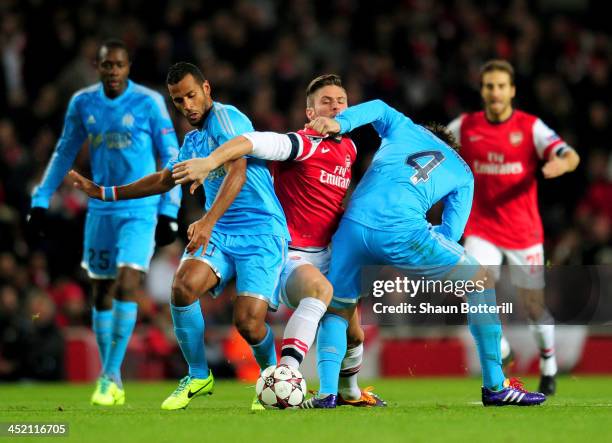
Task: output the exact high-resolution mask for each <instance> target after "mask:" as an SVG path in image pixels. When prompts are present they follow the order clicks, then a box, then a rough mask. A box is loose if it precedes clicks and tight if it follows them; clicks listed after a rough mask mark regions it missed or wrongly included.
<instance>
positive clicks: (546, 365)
mask: <svg viewBox="0 0 612 443" xmlns="http://www.w3.org/2000/svg"><path fill="white" fill-rule="evenodd" d="M545 316H546V314H545ZM545 316H543V318H542V319H544V317H545ZM547 318H550V320H552V317H550V315H548V316H547ZM542 319H541V320H540V322H539V324H535V325H530V329H531V331H532V332H533V335H534V337H535V339H536V343H537V344H538V348H539V349H540V373H541V374H542V375H550V376H553V375H555V374H556V373H557V359H556V357H555V325H553V324H542Z"/></svg>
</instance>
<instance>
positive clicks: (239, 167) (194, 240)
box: [187, 158, 247, 253]
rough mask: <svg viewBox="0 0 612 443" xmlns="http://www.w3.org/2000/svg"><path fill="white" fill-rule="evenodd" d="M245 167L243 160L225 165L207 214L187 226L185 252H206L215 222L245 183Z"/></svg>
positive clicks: (245, 163) (244, 160)
mask: <svg viewBox="0 0 612 443" xmlns="http://www.w3.org/2000/svg"><path fill="white" fill-rule="evenodd" d="M246 167H247V162H246V159H245V158H241V159H238V160H233V161H231V162H229V163H226V164H225V169H226V170H227V175H226V176H225V178H224V179H223V183H221V187H220V188H219V191H218V192H217V196H216V197H215V201H214V202H213V204H212V205H211V206H210V209H209V210H208V212H207V213H206V214H204V216H203V217H202V218H201V219H200V220H198V221H196V222H194V223H192V224H191V225H189V228H188V229H187V238H189V244H188V245H187V252H190V253H192V252H195V251H197V250H198V249H199V248H200V247H204V250H206V246H207V245H208V242H209V240H210V236H211V234H212V230H213V228H214V226H215V224H216V223H217V220H219V219H220V218H221V216H222V215H223V214H225V211H227V209H228V208H229V207H230V206H231V205H232V203H233V202H234V200H235V199H236V197H237V196H238V194H239V193H240V190H241V189H242V186H243V185H244V183H245V182H246Z"/></svg>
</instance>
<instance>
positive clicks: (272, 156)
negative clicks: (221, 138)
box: [172, 132, 301, 194]
mask: <svg viewBox="0 0 612 443" xmlns="http://www.w3.org/2000/svg"><path fill="white" fill-rule="evenodd" d="M300 146H301V144H300V141H299V139H298V135H296V134H294V133H291V134H278V133H276V132H247V133H244V134H242V135H239V136H237V137H234V138H233V139H231V140H229V141H227V142H225V143H223V144H222V145H221V146H219V147H218V148H217V149H215V150H214V152H213V153H212V154H211V155H209V156H208V157H205V158H193V159H190V160H186V161H184V162H181V163H177V164H176V165H175V166H174V168H173V169H172V177H173V178H174V180H175V181H176V183H180V184H182V183H187V182H190V181H193V184H192V185H191V189H190V191H191V193H192V194H193V192H194V191H195V190H196V189H197V187H198V186H199V185H201V184H202V183H203V182H204V180H205V179H206V177H207V176H208V174H209V173H210V172H211V171H212V170H214V169H217V168H218V167H220V166H221V165H224V164H226V163H227V162H230V161H233V160H237V159H239V158H241V157H244V156H245V155H251V156H253V157H256V158H260V159H262V160H277V161H284V160H293V159H295V158H296V157H297V156H298V154H299V153H300V152H301V148H300Z"/></svg>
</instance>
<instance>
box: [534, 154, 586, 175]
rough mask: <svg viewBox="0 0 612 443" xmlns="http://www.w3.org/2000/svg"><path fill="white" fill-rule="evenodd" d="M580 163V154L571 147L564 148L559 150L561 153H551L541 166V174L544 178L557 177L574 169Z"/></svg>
mask: <svg viewBox="0 0 612 443" xmlns="http://www.w3.org/2000/svg"><path fill="white" fill-rule="evenodd" d="M579 163H580V156H579V155H578V153H577V152H576V151H575V150H574V149H572V148H566V149H564V150H563V151H562V152H561V155H560V156H559V155H553V156H552V158H551V159H550V160H548V161H547V162H546V163H545V164H544V166H542V174H544V178H555V177H559V176H561V175H563V174H565V173H567V172H572V171H574V170H575V169H576V168H577V167H578V164H579Z"/></svg>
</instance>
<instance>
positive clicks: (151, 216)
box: [32, 80, 181, 279]
mask: <svg viewBox="0 0 612 443" xmlns="http://www.w3.org/2000/svg"><path fill="white" fill-rule="evenodd" d="M85 140H88V142H89V153H90V164H91V171H92V175H93V177H92V179H93V181H94V182H96V183H98V184H100V185H102V186H119V185H124V184H127V183H131V182H133V181H136V180H138V179H140V178H142V177H144V176H146V175H148V174H151V173H153V172H155V171H156V170H157V159H158V158H159V161H160V163H161V164H162V165H164V164H166V163H167V162H168V161H169V160H170V159H172V158H174V157H176V155H177V153H178V142H177V139H176V134H175V132H174V127H173V126H172V121H171V120H170V116H169V114H168V110H167V109H166V105H165V103H164V99H163V97H162V96H161V95H160V94H159V93H157V92H155V91H153V90H151V89H148V88H145V87H144V86H141V85H138V84H136V83H134V82H132V81H129V80H128V84H127V87H126V89H125V91H124V92H123V93H122V94H121V95H120V96H119V97H117V98H115V99H110V98H108V97H107V96H106V95H105V94H104V88H103V87H102V83H97V84H95V85H92V86H90V87H88V88H85V89H82V90H80V91H78V92H77V93H75V94H74V95H73V97H72V99H71V100H70V103H69V105H68V111H67V112H66V117H65V123H64V129H63V132H62V135H61V138H60V139H59V141H58V143H57V146H56V149H55V152H54V153H53V156H52V157H51V161H50V162H49V165H48V166H47V170H46V171H45V175H44V177H43V180H42V182H41V183H40V185H39V186H38V187H37V188H36V189H35V190H34V193H33V195H32V207H42V208H48V207H49V202H50V200H51V196H52V195H53V193H54V192H55V190H56V189H57V188H58V186H59V185H60V183H61V182H62V180H63V179H64V177H65V176H66V174H67V172H68V170H69V169H70V167H71V166H72V164H73V162H74V159H75V158H76V156H77V154H78V152H79V151H80V150H81V147H82V145H83V143H84V142H85ZM180 200H181V190H180V186H177V187H175V188H174V189H172V190H171V191H170V192H168V193H166V194H164V195H162V196H157V195H156V196H151V197H145V198H140V199H135V200H123V201H101V200H95V199H91V200H90V201H89V204H88V211H87V219H86V222H85V235H84V247H83V261H82V265H83V267H84V268H85V269H87V272H88V274H89V276H90V277H91V278H99V279H112V278H114V277H115V276H116V274H117V268H118V267H121V266H128V267H131V268H134V269H138V270H141V271H146V270H147V269H148V267H149V262H150V259H151V256H152V255H153V250H154V247H155V225H156V223H157V215H158V214H159V215H166V216H168V217H171V218H176V216H177V213H178V208H179V206H180Z"/></svg>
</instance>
